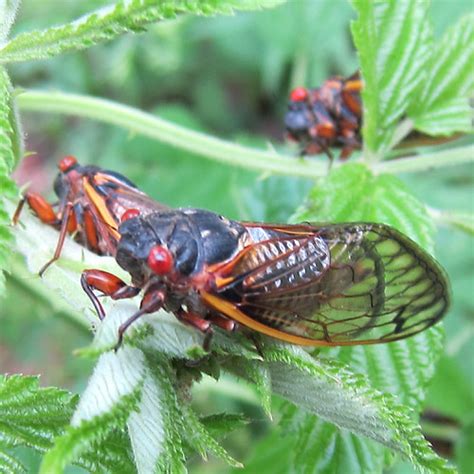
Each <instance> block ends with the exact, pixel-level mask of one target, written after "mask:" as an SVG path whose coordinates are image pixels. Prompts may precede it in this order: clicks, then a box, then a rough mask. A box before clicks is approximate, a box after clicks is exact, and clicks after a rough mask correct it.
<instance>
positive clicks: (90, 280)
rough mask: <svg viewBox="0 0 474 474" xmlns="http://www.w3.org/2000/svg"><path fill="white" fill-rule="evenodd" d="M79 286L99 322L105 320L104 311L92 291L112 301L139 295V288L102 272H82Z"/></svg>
mask: <svg viewBox="0 0 474 474" xmlns="http://www.w3.org/2000/svg"><path fill="white" fill-rule="evenodd" d="M81 286H82V288H83V290H84V291H85V293H86V295H87V296H88V297H89V299H90V300H91V302H92V304H93V305H94V308H95V310H96V311H97V315H98V316H99V319H100V320H102V319H104V318H105V311H104V308H103V306H102V305H101V304H100V301H99V298H98V297H97V295H96V294H95V293H94V290H98V291H100V292H101V293H102V294H104V295H105V296H110V297H111V298H112V299H113V300H120V299H125V298H133V297H134V296H136V295H138V293H140V288H135V287H134V286H130V285H127V284H126V283H125V282H124V281H123V280H121V279H120V278H118V277H116V276H115V275H113V274H112V273H109V272H105V271H103V270H84V271H83V272H82V275H81Z"/></svg>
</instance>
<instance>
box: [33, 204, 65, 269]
mask: <svg viewBox="0 0 474 474" xmlns="http://www.w3.org/2000/svg"><path fill="white" fill-rule="evenodd" d="M73 212H74V211H73V208H72V203H70V202H68V203H67V204H66V206H65V208H64V213H63V217H62V220H61V228H60V230H59V238H58V243H57V244H56V249H55V251H54V255H53V257H52V258H51V259H50V260H48V261H47V262H46V263H45V264H44V265H43V266H42V267H41V269H40V271H39V272H38V274H39V276H43V273H44V272H45V271H46V270H47V268H48V267H49V266H50V265H51V264H52V263H54V262H55V261H56V260H58V259H59V257H60V256H61V251H62V249H63V246H64V240H65V239H66V235H67V233H68V229H69V228H70V226H69V223H70V220H71V218H72V214H73Z"/></svg>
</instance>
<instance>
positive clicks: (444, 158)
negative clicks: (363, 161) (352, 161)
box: [372, 145, 474, 174]
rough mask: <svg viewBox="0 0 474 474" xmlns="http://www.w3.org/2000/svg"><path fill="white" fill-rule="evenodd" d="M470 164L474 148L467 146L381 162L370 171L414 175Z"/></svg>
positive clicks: (473, 159) (473, 158)
mask: <svg viewBox="0 0 474 474" xmlns="http://www.w3.org/2000/svg"><path fill="white" fill-rule="evenodd" d="M472 162H474V146H473V145H468V146H463V147H458V148H452V149H450V150H443V151H439V152H436V153H428V154H426V155H418V156H410V157H407V158H400V159H398V160H391V161H382V162H379V163H377V164H376V165H374V166H373V167H372V169H373V171H374V172H375V173H376V174H382V173H389V174H398V173H415V172H419V171H428V170H431V169H435V168H442V167H444V166H454V165H460V164H462V163H472Z"/></svg>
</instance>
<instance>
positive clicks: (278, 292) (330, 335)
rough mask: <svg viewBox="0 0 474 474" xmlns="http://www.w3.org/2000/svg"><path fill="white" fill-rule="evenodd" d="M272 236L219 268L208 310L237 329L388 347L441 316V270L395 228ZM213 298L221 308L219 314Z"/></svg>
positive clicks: (444, 284)
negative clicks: (233, 321) (225, 317)
mask: <svg viewBox="0 0 474 474" xmlns="http://www.w3.org/2000/svg"><path fill="white" fill-rule="evenodd" d="M263 228H265V229H270V230H271V229H272V227H270V226H263ZM274 229H277V230H276V232H278V233H279V234H280V237H274V238H272V239H269V240H266V241H261V242H256V243H254V244H252V245H249V246H248V247H246V248H244V250H242V252H241V253H240V254H239V255H238V256H237V257H236V258H235V260H234V262H232V263H231V264H227V265H226V267H225V269H223V272H222V274H221V275H219V277H218V278H217V279H216V282H217V288H216V289H215V291H214V292H213V303H212V306H213V307H214V308H215V309H218V310H219V311H221V312H223V313H224V314H227V315H228V316H229V317H232V318H233V319H237V320H238V319H239V315H243V316H241V318H240V319H241V321H240V322H242V323H243V324H245V325H247V326H249V327H253V328H254V329H257V330H259V331H261V332H267V333H270V332H271V335H272V336H274V337H279V338H280V339H283V340H288V341H290V342H299V343H303V344H314V345H318V344H322V345H349V344H371V343H377V342H389V341H393V340H397V339H401V338H404V337H408V336H410V335H413V334H416V333H418V332H420V331H423V330H424V329H426V328H428V327H429V326H431V325H433V324H435V323H436V322H437V321H438V320H439V319H440V318H441V317H442V316H443V315H444V314H445V312H446V309H447V307H448V304H449V285H448V281H447V278H446V276H445V274H444V271H443V270H442V268H441V267H440V266H439V265H438V263H437V262H436V261H435V260H434V259H433V258H432V257H431V256H430V255H428V254H427V253H426V252H425V251H424V250H423V249H421V247H419V246H418V245H417V244H416V243H415V242H413V241H412V240H410V239H409V238H408V237H406V236H404V235H403V234H401V233H400V232H398V231H396V230H395V229H392V228H390V227H388V226H385V225H382V224H367V223H350V224H335V225H324V226H321V227H317V226H300V227H299V232H293V233H291V232H288V233H286V230H285V227H284V226H279V227H278V228H277V227H275V228H274ZM287 229H288V230H289V231H290V230H291V229H292V226H288V228H287ZM290 234H291V235H290ZM216 297H218V298H216ZM219 299H220V300H221V301H222V302H224V301H225V302H226V304H225V305H224V304H222V305H221V307H219V304H218V301H219ZM229 302H232V305H233V308H234V309H235V311H234V313H233V314H229V308H230V307H229V304H228V303H229ZM252 321H254V322H255V325H254V326H253V325H252ZM262 328H263V329H262ZM265 328H271V329H272V331H265V330H264V329H265ZM277 333H278V334H277ZM293 336H296V338H295V337H293Z"/></svg>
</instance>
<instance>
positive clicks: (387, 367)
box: [292, 164, 443, 468]
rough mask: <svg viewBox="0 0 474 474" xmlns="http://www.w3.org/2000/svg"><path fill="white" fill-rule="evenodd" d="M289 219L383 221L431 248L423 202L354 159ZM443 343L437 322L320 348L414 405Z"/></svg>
mask: <svg viewBox="0 0 474 474" xmlns="http://www.w3.org/2000/svg"><path fill="white" fill-rule="evenodd" d="M292 220H293V221H294V222H301V221H310V222H311V221H313V222H314V221H320V222H324V221H329V220H331V221H335V222H350V221H374V222H382V223H385V224H389V225H392V226H394V227H396V228H397V229H398V230H400V231H402V232H404V233H405V234H407V235H408V236H409V237H411V238H412V239H414V240H415V241H416V242H418V243H419V244H420V245H422V246H423V247H425V248H427V249H428V250H430V251H432V249H433V233H434V226H433V223H432V220H431V218H430V216H429V214H428V212H427V210H426V208H425V206H424V205H423V204H422V203H421V202H419V201H418V200H417V199H416V198H415V197H414V196H413V195H412V194H411V193H410V192H409V190H408V188H407V187H406V186H405V185H404V184H403V183H402V182H401V181H400V180H399V179H398V178H396V177H394V176H388V175H379V176H376V175H373V174H372V173H371V172H370V171H369V170H368V169H367V168H366V167H364V166H362V165H359V164H347V165H344V166H341V167H339V168H337V169H335V170H334V171H333V172H331V174H330V175H329V177H328V179H326V180H320V181H318V182H317V184H316V185H315V187H314V188H313V190H312V191H310V193H309V195H308V198H307V202H306V203H305V205H304V206H303V207H302V208H301V209H299V211H298V212H297V214H296V215H295V216H294V217H293V218H292ZM442 342H443V331H442V328H441V327H439V326H437V327H434V328H431V329H429V330H427V331H424V332H423V333H420V334H418V335H416V336H415V337H412V338H408V339H405V340H402V341H397V342H394V343H390V344H380V345H374V346H354V347H346V348H334V349H331V350H329V351H325V350H322V351H321V352H322V353H325V352H327V353H328V355H331V356H332V357H335V358H337V359H338V360H340V361H341V362H344V363H346V364H348V365H349V366H350V367H351V368H352V369H353V370H354V371H356V372H357V373H361V374H364V376H365V377H366V378H367V379H368V380H370V382H371V384H372V385H373V386H374V387H376V388H378V389H379V390H381V391H383V392H386V393H393V394H395V395H396V396H397V397H398V399H399V400H400V401H401V402H403V403H405V404H407V405H409V406H411V407H413V408H414V409H415V410H419V409H420V408H421V404H422V402H423V401H424V398H425V391H426V388H427V385H428V383H429V381H430V380H431V378H432V377H433V374H434V369H435V365H434V364H435V362H436V360H437V358H438V357H439V354H440V353H441V351H442ZM308 423H309V425H311V422H309V421H308ZM321 423H322V421H321V420H316V419H315V420H314V421H313V425H312V426H309V427H308V428H307V430H311V431H313V430H314V432H315V433H323V432H325V431H324V430H325V429H323V428H322V425H321ZM337 436H342V433H339V434H338V435H337ZM337 436H336V439H335V440H334V446H339V447H344V449H346V450H347V453H349V452H351V451H354V450H355V451H357V452H358V453H359V455H360V456H359V457H360V459H359V460H361V459H366V460H367V462H368V463H369V464H370V462H372V461H373V462H376V459H377V456H376V455H374V454H375V452H374V451H373V449H374V448H373V447H371V446H370V445H365V446H364V447H362V445H360V444H359V443H358V448H357V449H356V448H355V446H353V443H355V441H354V440H353V439H352V438H350V439H346V440H342V439H339V438H338V437H337ZM349 441H352V443H351V442H349ZM315 442H319V443H324V439H322V438H316V441H315ZM308 449H309V447H308ZM341 449H342V448H341ZM311 452H312V451H310V450H308V451H307V452H306V455H308V456H310V455H311V454H310V453H311ZM371 453H372V455H371ZM370 460H372V461H370ZM369 461H370V462H369ZM321 462H323V461H321ZM369 464H368V465H369ZM354 468H355V467H354Z"/></svg>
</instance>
